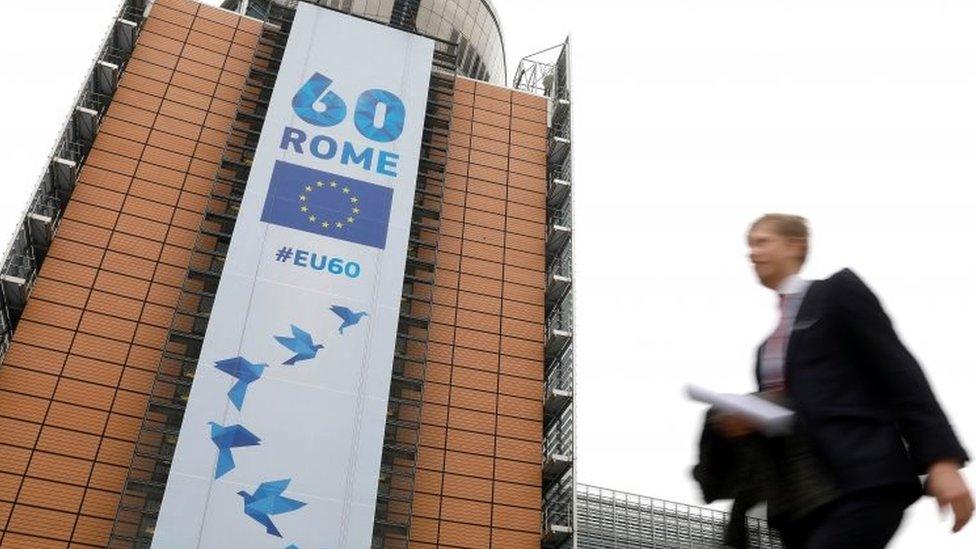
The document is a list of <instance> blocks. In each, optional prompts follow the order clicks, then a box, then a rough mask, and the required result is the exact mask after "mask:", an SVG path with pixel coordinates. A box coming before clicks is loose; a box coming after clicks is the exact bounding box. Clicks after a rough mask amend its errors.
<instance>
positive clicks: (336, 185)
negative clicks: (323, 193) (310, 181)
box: [329, 181, 339, 189]
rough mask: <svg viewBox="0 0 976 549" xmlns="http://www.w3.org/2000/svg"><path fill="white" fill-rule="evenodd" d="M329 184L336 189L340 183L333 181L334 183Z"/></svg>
mask: <svg viewBox="0 0 976 549" xmlns="http://www.w3.org/2000/svg"><path fill="white" fill-rule="evenodd" d="M329 186H330V187H332V188H333V189H334V188H336V187H338V186H339V184H338V183H336V182H335V181H333V182H332V183H329Z"/></svg>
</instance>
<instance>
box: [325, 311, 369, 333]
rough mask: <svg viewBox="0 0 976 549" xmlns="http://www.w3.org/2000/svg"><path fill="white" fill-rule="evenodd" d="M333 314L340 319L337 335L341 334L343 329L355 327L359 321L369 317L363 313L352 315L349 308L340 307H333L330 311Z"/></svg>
mask: <svg viewBox="0 0 976 549" xmlns="http://www.w3.org/2000/svg"><path fill="white" fill-rule="evenodd" d="M329 310H330V311H332V312H333V313H335V314H337V315H339V318H341V319H342V326H339V333H340V334H341V333H342V330H343V328H348V327H350V326H355V325H356V324H359V319H360V318H363V317H364V316H369V315H367V314H366V313H365V312H361V313H354V312H352V310H350V309H349V307H343V306H342V305H333V306H332V307H331V308H330V309H329Z"/></svg>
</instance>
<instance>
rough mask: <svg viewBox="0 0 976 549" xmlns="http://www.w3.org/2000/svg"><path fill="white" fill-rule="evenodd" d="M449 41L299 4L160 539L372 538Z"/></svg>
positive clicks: (260, 544)
mask: <svg viewBox="0 0 976 549" xmlns="http://www.w3.org/2000/svg"><path fill="white" fill-rule="evenodd" d="M433 47H434V44H433V42H432V41H431V40H429V39H426V38H422V37H419V36H415V35H412V34H409V33H405V32H402V31H398V30H395V29H391V28H389V27H385V26H382V25H379V24H376V23H370V22H367V21H363V20H360V19H356V18H354V17H350V16H347V15H343V14H339V13H336V12H333V11H329V10H326V9H322V8H318V7H315V6H311V5H309V4H305V3H300V4H299V5H298V13H297V16H296V17H295V21H294V23H293V26H292V30H291V34H290V36H289V39H288V45H287V48H286V49H285V53H284V59H283V61H282V65H281V69H280V71H279V73H278V80H277V83H276V84H275V89H274V93H273V95H272V98H271V104H270V108H269V111H268V114H267V118H266V120H265V124H264V128H263V130H262V132H261V137H260V141H259V144H258V150H257V154H256V156H255V160H254V164H253V166H252V169H251V175H250V179H249V180H248V184H247V190H246V191H245V195H244V200H243V203H242V205H241V209H240V213H239V216H238V220H237V225H236V228H235V230H234V234H233V238H232V240H231V244H230V251H229V254H228V257H227V261H226V265H225V267H224V270H223V275H222V277H221V280H220V287H219V289H218V291H217V296H216V300H215V304H214V307H213V312H212V314H211V318H210V323H209V327H208V329H207V335H206V339H205V341H204V344H203V350H202V353H201V356H200V361H199V363H198V365H197V371H196V377H195V379H194V382H193V387H192V390H191V392H190V399H189V403H188V405H187V410H186V415H185V418H184V420H183V426H182V429H181V431H180V436H179V441H178V445H177V448H176V455H175V457H174V460H173V465H172V469H171V471H170V475H169V481H168V483H167V486H166V492H165V495H164V497H163V503H162V508H161V510H160V513H159V519H158V522H157V525H156V529H155V536H154V539H153V547H154V548H180V549H183V548H189V547H205V548H216V547H221V548H222V547H233V548H235V549H236V548H249V547H256V548H264V547H267V548H275V549H282V548H284V547H297V548H300V549H313V548H314V549H321V548H327V549H340V548H348V549H363V548H367V547H369V546H370V539H371V534H372V529H373V515H374V507H375V503H376V490H377V481H378V475H379V468H380V454H381V451H382V443H383V432H384V427H385V421H386V410H387V401H388V396H389V386H390V376H391V370H392V362H393V348H394V342H395V337H396V327H397V316H398V312H399V306H400V294H401V289H402V285H403V272H404V266H405V262H406V250H407V241H408V237H409V226H410V217H411V211H412V204H413V196H414V187H415V184H416V177H417V165H418V161H419V155H420V140H421V134H422V130H423V121H424V111H425V107H426V100H427V88H428V80H429V75H430V70H431V59H432V56H433Z"/></svg>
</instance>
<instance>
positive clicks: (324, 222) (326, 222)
mask: <svg viewBox="0 0 976 549" xmlns="http://www.w3.org/2000/svg"><path fill="white" fill-rule="evenodd" d="M322 228H323V229H328V228H329V222H328V221H323V222H322Z"/></svg>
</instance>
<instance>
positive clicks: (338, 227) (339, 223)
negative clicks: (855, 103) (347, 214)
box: [336, 221, 342, 229]
mask: <svg viewBox="0 0 976 549" xmlns="http://www.w3.org/2000/svg"><path fill="white" fill-rule="evenodd" d="M336 228H337V229H341V228H342V221H336Z"/></svg>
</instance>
